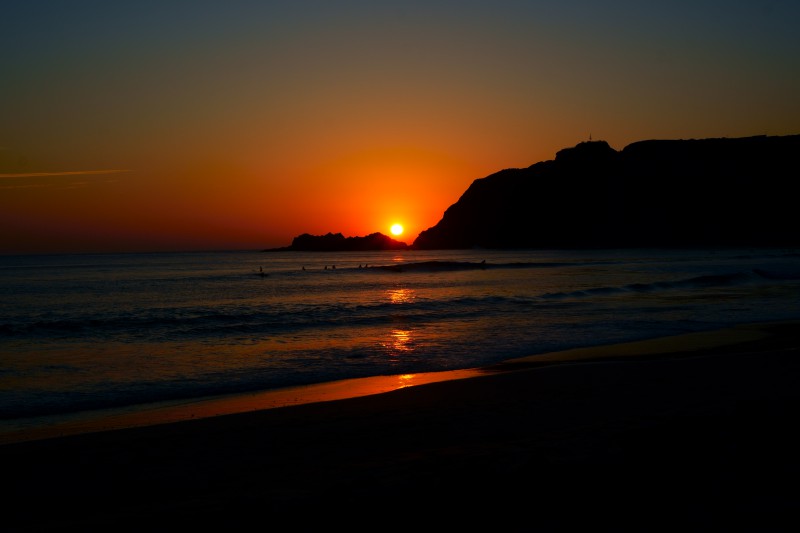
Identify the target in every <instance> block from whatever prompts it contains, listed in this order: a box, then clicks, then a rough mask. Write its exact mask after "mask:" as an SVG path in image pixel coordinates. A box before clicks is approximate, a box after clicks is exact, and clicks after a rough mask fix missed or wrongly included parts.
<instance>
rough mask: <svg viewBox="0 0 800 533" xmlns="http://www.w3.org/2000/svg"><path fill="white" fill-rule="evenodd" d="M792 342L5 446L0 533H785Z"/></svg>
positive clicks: (746, 342)
mask: <svg viewBox="0 0 800 533" xmlns="http://www.w3.org/2000/svg"><path fill="white" fill-rule="evenodd" d="M798 356H800V323H798V322H776V323H766V324H751V325H741V326H735V327H732V328H728V329H726V330H721V331H718V332H714V333H704V334H690V335H683V336H677V337H668V338H664V339H658V340H654V341H644V342H640V343H628V344H623V345H617V346H616V347H615V346H600V347H597V348H595V349H581V350H577V351H567V352H562V353H560V354H548V355H546V356H537V357H531V358H522V359H518V360H515V361H510V362H509V363H506V364H500V365H494V366H493V367H491V368H487V369H485V371H484V372H483V373H482V374H481V375H478V376H477V377H469V378H463V379H453V380H447V381H442V382H438V383H429V384H425V385H419V386H413V387H406V388H402V389H399V390H395V391H392V392H388V393H382V394H375V395H368V396H361V397H357V398H349V399H339V400H334V401H325V402H317V403H309V404H300V405H294V406H289V407H283V408H274V409H265V410H260V411H254V412H246V413H239V414H228V415H224V416H214V417H208V418H202V419H196V420H189V421H182V422H177V423H169V424H157V425H149V426H148V425H144V426H140V427H131V428H127V429H118V430H113V431H100V432H92V433H84V434H75V435H67V436H63V437H53V438H44V439H37V440H31V441H28V442H19V443H10V444H4V445H2V446H1V447H0V452H1V453H0V461H2V465H1V467H2V471H3V478H4V485H5V487H6V489H7V490H6V492H7V496H5V497H4V502H5V505H4V508H5V510H4V518H5V520H4V530H6V531H50V530H53V531H54V530H59V531H63V530H81V531H87V530H104V531H123V530H130V531H133V530H136V531H141V530H144V529H146V530H150V531H153V530H168V529H169V530H171V529H174V528H181V529H192V528H199V527H202V528H204V529H209V528H224V529H227V530H243V529H245V528H247V529H250V528H253V527H255V528H257V529H278V530H292V531H307V530H312V529H318V528H320V527H326V528H328V527H330V528H337V529H338V528H344V529H347V530H350V531H353V530H357V531H366V530H369V531H385V530H391V531H394V530H409V529H422V530H431V529H438V528H456V527H458V528H464V527H466V528H468V529H471V530H496V531H559V530H574V528H575V527H591V528H593V529H597V528H603V529H607V528H613V529H616V530H620V529H625V530H636V531H653V530H662V529H663V530H676V529H677V530H681V531H720V530H731V529H739V530H749V531H783V530H786V531H789V530H795V529H796V527H797V525H798V524H797V516H796V513H797V510H798V504H799V503H800V489H798V487H797V484H796V479H797V478H798V474H800V460H798V457H797V449H798V445H799V444H800V437H798V436H796V435H794V433H795V432H794V429H795V428H794V426H795V424H796V420H797V419H798V412H800V409H798V408H800V386H798V385H800V357H798Z"/></svg>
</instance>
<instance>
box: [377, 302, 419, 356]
mask: <svg viewBox="0 0 800 533" xmlns="http://www.w3.org/2000/svg"><path fill="white" fill-rule="evenodd" d="M386 296H387V298H388V299H389V302H390V303H392V304H395V305H402V304H410V303H413V302H414V299H415V298H416V294H415V292H414V290H413V289H405V288H399V289H388V290H387V291H386ZM381 344H382V345H383V347H384V348H385V349H386V351H387V352H388V353H389V355H390V356H392V357H399V356H401V355H408V354H411V353H413V352H414V337H413V332H412V331H411V329H409V328H408V327H407V326H405V325H403V326H402V327H401V326H400V325H399V324H398V325H395V327H393V328H392V329H391V330H389V332H388V333H387V336H386V340H385V341H384V342H382V343H381Z"/></svg>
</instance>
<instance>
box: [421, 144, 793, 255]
mask: <svg viewBox="0 0 800 533" xmlns="http://www.w3.org/2000/svg"><path fill="white" fill-rule="evenodd" d="M798 182H800V135H790V136H778V137H774V136H758V137H745V138H731V139H728V138H720V139H700V140H695V139H690V140H650V141H640V142H636V143H633V144H630V145H628V146H626V147H625V148H624V149H623V150H621V151H619V152H618V151H616V150H614V149H613V148H611V147H610V146H609V145H608V144H607V143H606V142H605V141H595V142H591V141H590V142H583V143H580V144H578V145H577V146H575V147H573V148H567V149H564V150H561V151H559V152H558V153H557V154H556V157H555V160H551V161H544V162H541V163H536V164H535V165H532V166H530V167H528V168H524V169H506V170H501V171H500V172H497V173H495V174H492V175H490V176H488V177H485V178H482V179H477V180H475V181H474V182H473V183H472V185H470V187H469V188H468V189H467V191H466V192H464V194H463V195H462V196H461V198H459V200H458V201H457V202H456V203H455V204H453V205H452V206H450V207H449V208H448V209H447V210H446V211H445V213H444V216H443V217H442V219H441V220H440V221H439V222H438V223H437V224H436V225H435V226H433V227H431V228H429V229H427V230H425V231H423V232H421V233H420V235H419V237H417V239H416V240H415V241H414V243H413V244H412V248H415V249H448V248H475V247H482V248H600V247H602V248H618V247H623V248H625V247H696V246H784V245H787V246H788V245H791V246H794V245H800V231H798V228H800V224H798V211H799V209H798V202H797V199H796V198H797V196H796V193H795V191H796V189H797V185H798Z"/></svg>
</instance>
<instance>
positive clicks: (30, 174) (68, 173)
mask: <svg viewBox="0 0 800 533" xmlns="http://www.w3.org/2000/svg"><path fill="white" fill-rule="evenodd" d="M123 172H132V171H131V170H119V169H114V170H70V171H66V172H18V173H12V174H4V173H2V172H0V178H49V177H60V176H90V175H97V174H120V173H123Z"/></svg>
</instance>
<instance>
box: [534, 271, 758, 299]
mask: <svg viewBox="0 0 800 533" xmlns="http://www.w3.org/2000/svg"><path fill="white" fill-rule="evenodd" d="M754 279H755V276H754V275H753V274H752V273H749V272H733V273H729V274H708V275H703V276H695V277H691V278H686V279H681V280H669V281H653V282H650V283H631V284H628V285H622V286H619V287H593V288H589V289H582V290H578V291H568V292H551V293H546V294H543V295H542V298H547V299H560V298H576V297H587V296H598V295H599V296H603V295H614V294H624V293H630V292H642V293H652V292H658V291H671V290H679V289H683V290H691V289H710V288H714V287H725V286H732V285H739V284H744V283H749V282H751V281H753V280H754Z"/></svg>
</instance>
